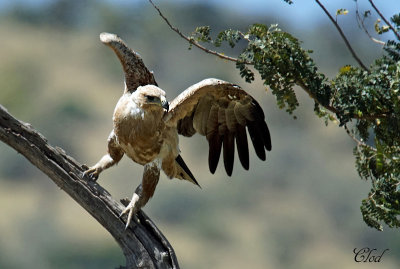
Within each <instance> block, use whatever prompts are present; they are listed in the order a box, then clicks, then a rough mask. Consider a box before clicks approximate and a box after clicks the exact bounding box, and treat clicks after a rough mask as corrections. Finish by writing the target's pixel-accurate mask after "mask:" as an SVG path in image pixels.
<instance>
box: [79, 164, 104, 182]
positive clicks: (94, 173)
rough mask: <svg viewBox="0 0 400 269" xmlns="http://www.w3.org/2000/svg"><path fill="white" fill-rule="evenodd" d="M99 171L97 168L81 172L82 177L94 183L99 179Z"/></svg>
mask: <svg viewBox="0 0 400 269" xmlns="http://www.w3.org/2000/svg"><path fill="white" fill-rule="evenodd" d="M100 172H101V171H100V169H99V168H97V167H91V168H89V169H88V170H86V171H85V172H83V176H84V177H86V176H87V177H88V178H89V179H90V180H94V181H96V180H97V179H98V178H99V174H100Z"/></svg>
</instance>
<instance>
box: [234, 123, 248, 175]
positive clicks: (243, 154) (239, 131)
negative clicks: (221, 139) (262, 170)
mask: <svg viewBox="0 0 400 269" xmlns="http://www.w3.org/2000/svg"><path fill="white" fill-rule="evenodd" d="M235 137H236V146H237V149H238V155H239V160H240V163H241V164H242V166H243V168H244V169H246V170H249V146H248V144H247V133H246V127H244V126H242V125H237V126H236V133H235Z"/></svg>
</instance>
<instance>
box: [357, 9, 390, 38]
mask: <svg viewBox="0 0 400 269" xmlns="http://www.w3.org/2000/svg"><path fill="white" fill-rule="evenodd" d="M356 18H357V22H358V26H359V27H360V28H362V29H363V30H364V32H365V33H366V34H367V36H368V37H369V39H371V40H372V41H373V42H375V43H378V44H380V45H382V46H384V45H385V44H386V43H385V42H383V41H382V40H379V39H377V38H375V37H373V36H372V35H371V34H370V33H369V31H368V30H367V27H365V24H364V21H365V17H364V18H361V16H360V12H359V10H358V2H356Z"/></svg>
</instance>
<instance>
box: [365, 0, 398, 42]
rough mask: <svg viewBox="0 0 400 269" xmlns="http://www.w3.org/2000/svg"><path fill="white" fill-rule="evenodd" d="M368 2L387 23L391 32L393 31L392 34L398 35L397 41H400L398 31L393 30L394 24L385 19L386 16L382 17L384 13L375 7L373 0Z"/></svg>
mask: <svg viewBox="0 0 400 269" xmlns="http://www.w3.org/2000/svg"><path fill="white" fill-rule="evenodd" d="M368 2H369V3H370V4H371V6H372V7H373V8H374V10H375V11H376V13H378V15H379V16H380V17H381V18H382V20H383V21H384V22H385V23H386V25H387V26H389V28H390V30H392V32H393V33H394V34H395V35H396V37H397V39H398V40H400V34H399V33H398V32H397V31H396V29H394V28H393V26H392V24H391V23H390V22H389V21H388V20H387V19H386V18H385V16H383V15H382V13H381V12H380V11H379V9H378V8H377V7H376V6H375V4H374V2H373V1H372V0H368Z"/></svg>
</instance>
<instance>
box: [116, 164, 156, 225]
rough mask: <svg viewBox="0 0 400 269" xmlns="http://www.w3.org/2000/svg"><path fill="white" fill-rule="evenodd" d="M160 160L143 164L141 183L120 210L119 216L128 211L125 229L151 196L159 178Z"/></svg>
mask: <svg viewBox="0 0 400 269" xmlns="http://www.w3.org/2000/svg"><path fill="white" fill-rule="evenodd" d="M160 165H161V162H160V160H158V159H157V160H154V161H153V162H151V163H148V164H146V165H145V166H144V171H143V178H142V184H140V185H139V186H138V187H137V188H136V190H135V192H134V193H133V196H132V200H131V201H130V203H129V204H128V206H127V207H126V208H125V209H124V210H123V211H122V212H121V215H120V216H123V215H124V214H126V213H128V217H127V220H126V226H125V229H126V228H128V226H129V224H130V223H131V219H132V217H133V215H134V214H136V213H137V212H138V211H139V210H140V209H141V208H142V207H144V206H145V205H146V204H147V202H148V201H149V200H150V198H151V197H153V194H154V191H155V189H156V186H157V183H158V180H159V179H160V169H161V167H160Z"/></svg>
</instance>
